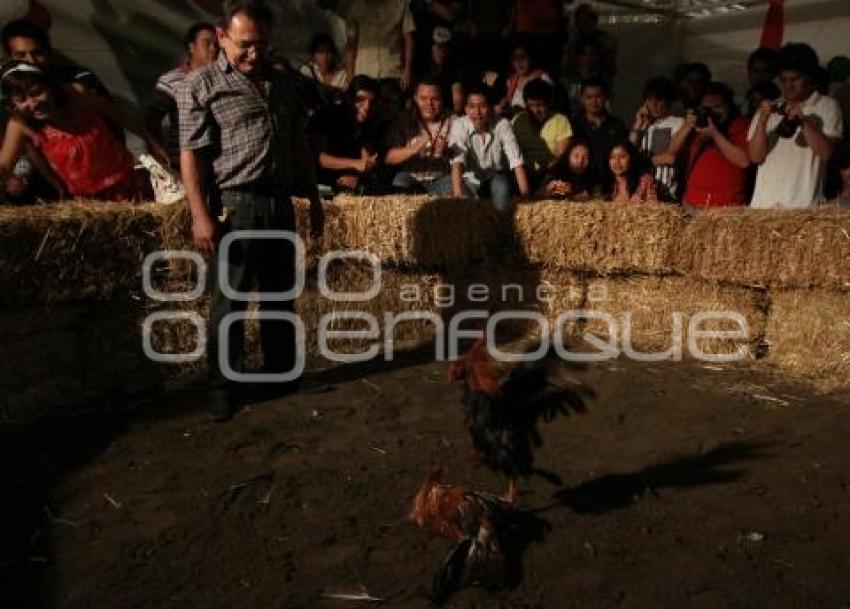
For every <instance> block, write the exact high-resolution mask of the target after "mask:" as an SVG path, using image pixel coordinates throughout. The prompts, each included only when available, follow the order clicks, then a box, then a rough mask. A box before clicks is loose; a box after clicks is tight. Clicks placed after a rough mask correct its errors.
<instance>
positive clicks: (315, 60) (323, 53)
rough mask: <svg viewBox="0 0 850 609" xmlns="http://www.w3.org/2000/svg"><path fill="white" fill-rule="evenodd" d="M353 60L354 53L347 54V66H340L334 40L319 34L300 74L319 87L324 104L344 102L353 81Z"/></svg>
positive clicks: (312, 44) (314, 39) (312, 42)
mask: <svg viewBox="0 0 850 609" xmlns="http://www.w3.org/2000/svg"><path fill="white" fill-rule="evenodd" d="M351 60H352V52H351V51H349V52H346V62H345V64H347V65H343V66H342V67H340V66H338V63H339V51H337V48H336V45H335V44H334V41H333V38H331V37H330V36H328V35H327V34H324V33H319V34H316V35H315V36H313V40H311V41H310V60H309V61H307V62H306V63H305V64H303V65H302V66H301V69H300V72H301V74H302V75H304V76H306V77H307V78H310V79H312V80H314V81H316V83H317V84H318V85H319V86H318V93H319V96H320V98H321V101H322V103H325V104H335V103H339V102H341V101H342V99H343V97H344V96H345V90H346V89H347V88H348V83H349V82H350V81H351V69H352V66H351V65H350V64H351Z"/></svg>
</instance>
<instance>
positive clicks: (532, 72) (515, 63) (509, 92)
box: [496, 44, 552, 116]
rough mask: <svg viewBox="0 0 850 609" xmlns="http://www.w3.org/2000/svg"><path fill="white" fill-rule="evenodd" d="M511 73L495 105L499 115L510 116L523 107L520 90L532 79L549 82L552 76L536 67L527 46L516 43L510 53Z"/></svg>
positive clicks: (523, 102) (523, 99)
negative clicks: (500, 99)
mask: <svg viewBox="0 0 850 609" xmlns="http://www.w3.org/2000/svg"><path fill="white" fill-rule="evenodd" d="M511 68H512V72H511V75H510V76H508V79H507V82H506V84H505V97H504V98H503V99H502V101H501V102H499V105H498V106H497V107H496V112H497V114H498V115H499V116H512V115H513V114H515V113H517V112H519V111H521V110H523V109H524V108H525V98H524V97H523V96H522V91H523V89H525V85H526V84H528V83H529V82H531V81H532V80H535V79H538V78H542V79H543V80H545V81H546V82H549V83H551V82H552V78H551V77H550V76H549V75H548V74H547V73H546V72H544V71H543V70H540V69H538V68H537V67H536V66H535V64H534V59H533V57H532V55H531V51H529V49H528V47H526V46H524V45H522V44H517V45H515V46H514V50H513V53H512V54H511Z"/></svg>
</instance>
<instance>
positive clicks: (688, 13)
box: [596, 0, 768, 23]
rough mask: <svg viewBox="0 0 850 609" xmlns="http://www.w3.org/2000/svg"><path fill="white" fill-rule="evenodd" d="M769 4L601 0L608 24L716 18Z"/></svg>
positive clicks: (760, 0) (754, 0) (753, 0)
mask: <svg viewBox="0 0 850 609" xmlns="http://www.w3.org/2000/svg"><path fill="white" fill-rule="evenodd" d="M767 3H768V0H597V1H596V5H597V7H598V9H599V11H600V13H601V14H602V16H603V19H604V20H605V21H607V22H608V23H640V22H661V21H667V20H670V19H679V18H685V19H687V18H700V17H713V16H715V15H724V14H729V13H735V12H738V11H744V10H747V9H748V8H752V7H754V6H759V5H765V4H767Z"/></svg>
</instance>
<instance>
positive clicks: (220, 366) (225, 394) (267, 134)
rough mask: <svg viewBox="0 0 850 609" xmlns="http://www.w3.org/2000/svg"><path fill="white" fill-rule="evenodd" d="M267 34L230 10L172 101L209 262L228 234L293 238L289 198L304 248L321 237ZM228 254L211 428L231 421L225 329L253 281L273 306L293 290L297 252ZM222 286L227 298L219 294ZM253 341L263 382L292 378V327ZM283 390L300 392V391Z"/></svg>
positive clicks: (259, 7)
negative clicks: (296, 205) (299, 214)
mask: <svg viewBox="0 0 850 609" xmlns="http://www.w3.org/2000/svg"><path fill="white" fill-rule="evenodd" d="M271 26H272V15H271V13H270V11H269V9H268V8H267V7H266V6H265V5H263V4H262V3H261V2H259V1H257V0H253V1H252V0H239V1H234V2H228V3H227V4H226V5H225V15H224V20H223V21H222V24H221V26H220V27H218V28H217V36H218V40H219V45H220V47H221V53H220V55H219V57H218V59H217V60H216V61H215V62H214V63H212V64H210V65H209V66H207V67H204V68H202V69H200V70H198V71H196V72H193V73H192V74H191V75H189V76H188V77H187V79H186V84H185V87H183V88H182V89H181V91H180V94H179V97H178V107H179V112H180V117H179V124H180V148H181V152H180V162H181V172H182V177H183V182H184V184H185V186H186V192H187V197H188V200H189V207H190V209H191V212H192V235H193V238H194V242H195V246H196V247H197V248H198V249H199V250H200V251H201V252H204V253H207V254H212V253H214V252H216V249H217V246H218V242H219V239H220V238H221V237H222V236H224V235H225V234H226V233H228V232H230V231H237V230H278V231H280V230H283V231H289V232H292V233H294V231H295V218H294V212H293V208H292V202H291V199H290V197H291V195H294V194H297V195H301V196H305V197H308V198H309V199H310V224H311V234H310V236H311V239H313V240H319V239H320V238H321V235H322V228H323V221H324V218H323V213H322V207H321V201H320V199H319V194H318V191H317V188H316V179H315V170H314V167H313V163H312V157H311V155H310V153H309V149H308V147H307V140H306V138H305V137H304V135H303V125H302V123H301V118H302V117H300V116H299V112H298V104H297V99H296V97H295V93H294V92H293V91H294V88H293V87H292V86H291V83H288V82H287V81H286V77H285V76H283V75H282V74H280V73H278V72H276V71H274V70H273V69H272V68H271V67H270V66H269V64H268V62H267V50H268V40H269V33H270V30H271ZM215 217H217V220H218V221H216V220H214V218H215ZM228 251H229V256H228V258H227V259H226V260H221V259H220V258H221V257H220V256H218V255H217V256H215V257H214V259H213V268H214V269H215V272H214V277H215V288H214V294H213V301H212V304H211V308H210V322H209V323H210V329H209V341H208V345H207V352H208V357H209V368H210V374H211V380H212V381H213V383H214V387H215V392H214V394H213V399H212V405H211V408H212V414H213V416H214V418H215V419H216V420H217V421H223V420H227V419H229V418H230V417H231V416H232V414H233V399H234V391H233V390H234V389H235V384H234V383H233V382H232V381H233V380H234V378H233V377H234V375H233V374H229V373H228V369H229V371H233V372H235V373H237V374H238V373H242V372H243V370H244V323H243V322H242V321H237V322H235V323H233V324H232V325H230V326H229V328H228V329H227V333H228V335H227V343H228V344H227V352H226V353H224V352H222V353H219V351H220V350H221V349H220V345H221V343H222V339H224V337H223V336H222V326H221V324H222V320H224V319H225V318H226V316H227V315H229V314H231V313H238V312H243V311H244V310H245V307H246V305H247V301H246V300H245V298H244V296H243V295H244V293H245V292H249V291H251V289H252V287H253V283H254V281H256V282H258V283H259V290H260V292H261V293H262V294H264V295H271V296H272V297H274V296H275V295H276V294H280V293H282V292H286V291H288V290H290V289H292V287H293V286H294V284H295V262H296V261H295V247H294V245H293V244H292V243H290V242H287V241H283V240H280V239H274V240H272V239H255V240H247V239H238V240H236V241H234V242H233V243H232V244H231V245H230V247H229V248H228ZM222 283H226V284H227V286H229V287H230V288H231V290H228V291H225V289H223V287H222V285H221V284H222ZM233 290H235V291H237V292H238V294H234V293H233V292H232V291H233ZM260 307H261V311H263V312H267V311H271V312H284V313H292V312H294V299H291V300H286V301H282V302H268V301H266V302H262V303H261V305H260ZM260 337H261V345H262V349H263V359H264V365H263V372H264V373H266V374H275V375H284V374H286V373H289V372H290V371H292V370H294V369H295V368H296V335H295V328H294V325H293V324H292V323H290V322H289V321H284V320H274V321H272V320H261V323H260ZM281 389H282V390H285V391H291V390H297V381H291V382H290V383H287V384H286V386H285V387H284V388H281Z"/></svg>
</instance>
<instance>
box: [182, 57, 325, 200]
mask: <svg viewBox="0 0 850 609" xmlns="http://www.w3.org/2000/svg"><path fill="white" fill-rule="evenodd" d="M294 90H295V89H294V87H293V86H291V84H289V83H287V82H286V77H285V76H284V75H283V74H281V73H278V72H275V71H272V70H269V71H267V72H266V74H265V75H264V76H263V78H262V80H261V81H260V82H259V83H257V84H256V85H255V84H254V83H253V82H252V81H251V80H249V79H248V78H247V77H246V76H245V75H244V74H242V73H241V72H239V71H238V70H236V69H235V68H234V67H233V66H232V65H230V62H228V60H227V58H226V56H225V55H224V53H220V54H219V58H218V59H217V60H216V61H215V62H214V63H212V64H210V65H208V66H205V67H203V68H201V69H199V70H196V71H195V72H192V73H191V74H190V75H189V76H188V77H187V78H186V82H185V85H184V86H183V87H182V89H181V90H180V91H179V92H178V102H177V105H178V108H179V116H180V118H179V123H180V147H181V148H182V149H184V150H201V149H206V150H208V151H209V153H210V155H211V157H212V164H213V172H214V174H215V182H216V185H217V186H218V188H219V189H221V190H224V189H228V188H241V187H251V186H263V187H269V186H273V187H282V188H289V187H290V186H292V185H293V183H294V182H299V183H300V184H302V185H303V186H304V188H303V189H302V190H303V191H304V192H302V194H303V195H304V196H313V194H314V192H313V191H314V190H315V170H314V168H313V164H312V159H311V158H310V154H309V149H308V147H307V144H306V138H305V137H304V134H303V125H302V124H301V120H300V119H301V117H300V116H299V115H298V114H299V113H298V111H297V109H298V103H297V98H296V95H295V93H294ZM310 178H312V185H311V184H310Z"/></svg>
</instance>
